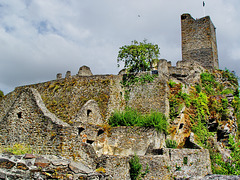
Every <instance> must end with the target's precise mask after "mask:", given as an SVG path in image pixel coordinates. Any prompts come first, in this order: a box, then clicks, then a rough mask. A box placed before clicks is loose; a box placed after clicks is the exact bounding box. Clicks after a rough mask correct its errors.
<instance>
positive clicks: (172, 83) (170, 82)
mask: <svg viewBox="0 0 240 180" xmlns="http://www.w3.org/2000/svg"><path fill="white" fill-rule="evenodd" d="M168 84H169V86H170V87H171V88H173V87H174V86H175V85H176V84H177V83H176V82H174V81H173V80H170V81H169V82H168Z"/></svg>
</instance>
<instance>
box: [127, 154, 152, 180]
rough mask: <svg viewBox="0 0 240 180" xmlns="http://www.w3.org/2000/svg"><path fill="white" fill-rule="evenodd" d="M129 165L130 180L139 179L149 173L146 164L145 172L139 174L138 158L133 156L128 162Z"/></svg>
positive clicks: (140, 167)
mask: <svg viewBox="0 0 240 180" xmlns="http://www.w3.org/2000/svg"><path fill="white" fill-rule="evenodd" d="M129 165H130V170H129V171H130V178H131V179H133V180H137V179H141V177H144V176H145V175H146V174H147V173H148V172H149V167H148V164H147V167H146V170H145V171H144V172H141V170H142V164H141V163H140V161H139V157H138V156H137V155H136V154H135V155H134V156H133V157H132V158H131V159H130V161H129Z"/></svg>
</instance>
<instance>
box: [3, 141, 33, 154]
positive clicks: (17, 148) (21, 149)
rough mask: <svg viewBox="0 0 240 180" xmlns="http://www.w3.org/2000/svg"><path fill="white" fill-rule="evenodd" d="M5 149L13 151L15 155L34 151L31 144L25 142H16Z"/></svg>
mask: <svg viewBox="0 0 240 180" xmlns="http://www.w3.org/2000/svg"><path fill="white" fill-rule="evenodd" d="M4 151H6V152H10V153H13V154H15V155H22V154H26V153H32V150H31V148H30V146H28V145H25V144H23V143H16V144H14V145H13V146H11V147H8V148H5V149H4Z"/></svg>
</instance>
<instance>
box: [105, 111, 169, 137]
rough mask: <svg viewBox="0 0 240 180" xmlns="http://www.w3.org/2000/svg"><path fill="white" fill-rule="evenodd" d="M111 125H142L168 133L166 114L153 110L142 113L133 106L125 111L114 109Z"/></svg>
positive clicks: (110, 120) (109, 121)
mask: <svg viewBox="0 0 240 180" xmlns="http://www.w3.org/2000/svg"><path fill="white" fill-rule="evenodd" d="M108 123H109V125H110V126H112V127H114V126H140V127H155V129H156V130H157V131H158V132H164V133H167V127H168V122H167V118H166V117H165V115H164V114H162V113H160V112H151V113H150V114H141V113H139V112H138V111H137V110H135V109H132V108H126V109H125V110H124V111H114V112H113V114H112V116H111V117H110V118H109V120H108Z"/></svg>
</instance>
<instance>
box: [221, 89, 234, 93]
mask: <svg viewBox="0 0 240 180" xmlns="http://www.w3.org/2000/svg"><path fill="white" fill-rule="evenodd" d="M221 94H234V91H233V89H229V88H227V89H224V90H223V91H222V92H221Z"/></svg>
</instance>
